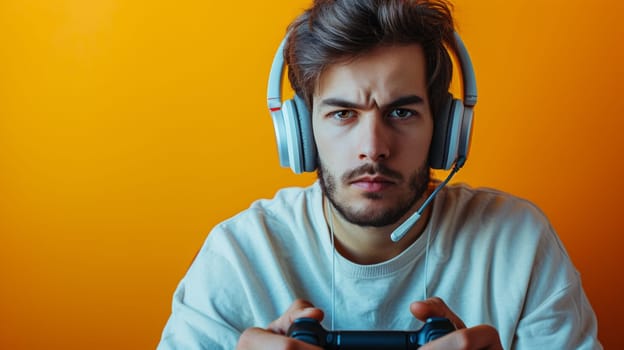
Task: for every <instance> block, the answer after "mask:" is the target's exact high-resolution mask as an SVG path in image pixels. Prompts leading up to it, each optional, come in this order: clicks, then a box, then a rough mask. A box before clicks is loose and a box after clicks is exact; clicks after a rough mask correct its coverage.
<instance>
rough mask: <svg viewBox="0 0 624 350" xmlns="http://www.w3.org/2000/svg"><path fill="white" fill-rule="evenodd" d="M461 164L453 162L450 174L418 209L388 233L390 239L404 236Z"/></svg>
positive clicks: (397, 239) (393, 239) (394, 240)
mask: <svg viewBox="0 0 624 350" xmlns="http://www.w3.org/2000/svg"><path fill="white" fill-rule="evenodd" d="M461 165H463V162H458V163H455V166H454V167H453V170H451V172H450V174H449V175H448V176H447V177H446V179H444V181H442V183H440V184H439V185H438V187H436V189H435V190H433V192H431V194H430V195H429V197H427V200H425V202H424V203H423V205H421V206H420V208H418V210H417V211H416V212H415V213H414V214H412V216H410V217H409V218H407V220H405V221H404V222H403V223H402V224H401V225H400V226H399V227H397V228H396V229H395V230H394V231H392V234H390V239H392V241H393V242H398V241H399V240H401V238H403V237H405V235H406V234H407V232H408V231H409V230H410V229H411V228H412V226H414V224H416V223H417V222H418V219H420V217H421V216H422V214H423V212H424V211H425V209H426V208H427V207H428V206H429V204H431V202H432V201H433V198H435V196H436V195H437V194H438V192H440V190H441V189H442V187H444V186H446V184H447V183H448V182H449V181H450V180H451V178H452V177H453V175H455V173H457V171H458V170H459V168H461Z"/></svg>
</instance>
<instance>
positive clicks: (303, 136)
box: [267, 33, 477, 174]
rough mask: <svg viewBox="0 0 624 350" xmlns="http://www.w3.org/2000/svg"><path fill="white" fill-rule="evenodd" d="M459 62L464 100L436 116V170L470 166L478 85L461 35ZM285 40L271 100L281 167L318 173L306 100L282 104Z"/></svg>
mask: <svg viewBox="0 0 624 350" xmlns="http://www.w3.org/2000/svg"><path fill="white" fill-rule="evenodd" d="M455 42H456V44H457V55H456V57H457V58H458V62H459V65H460V70H461V76H462V89H463V100H460V99H456V98H454V97H453V95H451V94H450V93H449V97H448V100H447V102H446V103H445V104H444V106H443V107H442V109H441V110H440V111H438V113H440V115H436V116H435V118H434V120H435V125H434V133H433V139H432V141H431V147H430V151H429V164H430V166H431V168H433V169H443V170H449V169H451V167H453V166H455V168H456V169H459V168H461V167H462V166H463V165H464V163H465V162H466V158H467V156H468V149H469V148H470V136H471V133H472V119H473V108H474V106H475V105H476V103H477V82H476V80H475V74H474V69H473V67H472V62H471V60H470V56H469V55H468V50H466V47H465V46H464V43H463V41H462V40H461V38H460V37H459V35H458V34H457V33H455ZM285 43H286V38H284V39H283V40H282V42H281V44H280V46H279V48H278V49H277V52H276V53H275V57H274V58H273V64H272V65H271V73H270V75H269V84H268V91H267V99H268V106H269V111H270V112H271V117H272V118H273V126H274V127H275V137H276V139H277V149H278V152H279V159H280V164H281V165H282V166H283V167H290V168H291V169H292V171H294V172H295V173H296V174H299V173H302V172H312V171H314V170H315V169H316V166H317V164H316V145H315V144H314V136H313V134H312V118H311V115H310V112H309V111H308V109H307V107H306V104H305V102H304V101H303V99H302V98H301V97H299V96H297V95H295V97H294V98H293V99H290V100H286V101H282V79H283V75H284V70H285V64H284V45H285Z"/></svg>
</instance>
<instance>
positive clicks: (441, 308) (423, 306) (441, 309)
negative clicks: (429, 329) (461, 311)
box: [410, 297, 466, 329]
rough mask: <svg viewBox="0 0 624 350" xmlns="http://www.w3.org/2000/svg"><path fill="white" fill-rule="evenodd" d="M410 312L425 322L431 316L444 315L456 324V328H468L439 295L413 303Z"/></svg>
mask: <svg viewBox="0 0 624 350" xmlns="http://www.w3.org/2000/svg"><path fill="white" fill-rule="evenodd" d="M410 312H411V313H412V315H414V317H416V318H417V319H419V320H421V321H423V322H425V321H426V320H427V319H428V318H430V317H444V318H447V319H448V320H449V321H451V323H452V324H453V325H455V328H457V329H461V328H466V325H465V324H464V322H463V321H462V320H461V319H460V318H459V317H458V316H457V315H456V314H455V313H454V312H453V311H451V309H450V308H449V307H448V306H447V305H446V303H445V302H444V301H443V300H442V299H440V298H438V297H433V298H429V299H425V300H422V301H416V302H414V303H412V304H411V305H410Z"/></svg>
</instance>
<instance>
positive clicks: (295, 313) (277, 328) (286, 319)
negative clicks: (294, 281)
mask: <svg viewBox="0 0 624 350" xmlns="http://www.w3.org/2000/svg"><path fill="white" fill-rule="evenodd" d="M302 317H309V318H313V319H315V320H317V321H322V320H323V317H324V313H323V310H321V309H319V308H316V307H314V305H312V303H310V302H309V301H306V300H302V299H297V300H295V301H294V302H293V303H292V304H291V305H290V307H289V308H288V310H286V312H284V314H283V315H282V316H280V317H279V318H278V319H277V320H275V321H273V322H271V323H270V324H269V326H268V327H267V328H268V329H269V330H271V331H272V332H274V333H277V334H286V332H287V331H288V328H289V327H290V325H291V324H292V323H293V322H294V321H295V320H296V319H298V318H302Z"/></svg>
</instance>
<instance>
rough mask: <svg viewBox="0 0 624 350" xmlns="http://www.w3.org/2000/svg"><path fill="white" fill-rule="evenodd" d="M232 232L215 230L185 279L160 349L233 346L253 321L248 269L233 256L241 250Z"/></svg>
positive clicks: (176, 294)
mask: <svg viewBox="0 0 624 350" xmlns="http://www.w3.org/2000/svg"><path fill="white" fill-rule="evenodd" d="M226 236H227V234H225V232H223V230H221V229H220V228H219V227H217V228H216V229H215V230H213V231H212V232H211V233H210V234H209V236H208V239H207V240H206V243H205V244H204V246H203V247H202V249H201V250H200V252H199V253H198V254H197V257H196V258H195V260H194V261H193V263H192V264H191V266H190V268H189V270H188V271H187V273H186V275H185V276H184V277H183V278H182V280H181V281H180V283H179V285H178V287H177V289H176V291H175V293H174V295H173V302H172V311H171V315H170V316H169V319H168V321H167V324H166V325H165V328H164V330H163V333H162V338H161V340H160V344H159V345H158V349H159V350H169V349H189V350H193V349H211V350H212V349H215V350H220V349H223V350H226V349H227V350H231V349H234V348H235V347H236V344H237V342H238V339H239V337H240V335H241V333H242V331H243V330H244V328H247V327H248V324H250V323H252V322H253V321H252V316H251V315H250V314H249V308H248V307H247V305H248V304H249V302H250V301H249V298H248V296H247V293H245V292H244V290H245V286H244V285H243V284H242V283H241V280H242V278H241V273H243V272H242V271H241V268H240V266H239V264H237V263H236V260H233V259H231V256H233V255H234V254H235V252H233V251H232V250H233V248H232V246H231V245H229V246H228V245H227V244H225V242H224V240H227V238H224V237H226ZM226 247H227V248H226ZM228 257H230V258H228Z"/></svg>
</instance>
